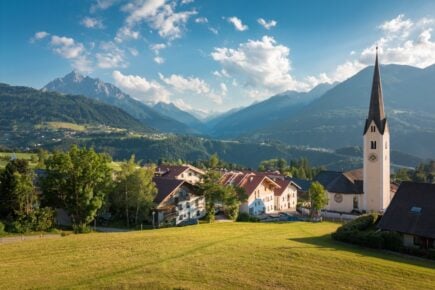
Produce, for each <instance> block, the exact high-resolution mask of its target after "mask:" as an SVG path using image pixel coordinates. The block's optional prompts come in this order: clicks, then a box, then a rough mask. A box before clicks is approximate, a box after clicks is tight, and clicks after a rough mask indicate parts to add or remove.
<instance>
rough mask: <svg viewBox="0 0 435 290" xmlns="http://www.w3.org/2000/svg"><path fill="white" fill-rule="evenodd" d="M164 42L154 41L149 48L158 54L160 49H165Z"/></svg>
mask: <svg viewBox="0 0 435 290" xmlns="http://www.w3.org/2000/svg"><path fill="white" fill-rule="evenodd" d="M165 48H166V44H164V43H155V44H151V45H150V49H151V50H152V51H153V52H154V53H155V54H156V55H159V53H160V50H162V49H165Z"/></svg>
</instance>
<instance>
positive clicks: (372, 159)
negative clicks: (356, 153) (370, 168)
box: [368, 153, 378, 162]
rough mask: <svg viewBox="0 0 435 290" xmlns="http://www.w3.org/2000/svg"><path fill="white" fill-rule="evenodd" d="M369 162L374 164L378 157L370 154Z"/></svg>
mask: <svg viewBox="0 0 435 290" xmlns="http://www.w3.org/2000/svg"><path fill="white" fill-rule="evenodd" d="M368 159H369V161H372V162H375V161H376V160H378V156H376V154H375V153H371V154H370V155H369V158H368Z"/></svg>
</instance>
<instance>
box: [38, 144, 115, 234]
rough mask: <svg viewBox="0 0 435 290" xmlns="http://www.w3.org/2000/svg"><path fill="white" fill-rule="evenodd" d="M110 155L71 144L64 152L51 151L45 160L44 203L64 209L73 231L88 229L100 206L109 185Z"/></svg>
mask: <svg viewBox="0 0 435 290" xmlns="http://www.w3.org/2000/svg"><path fill="white" fill-rule="evenodd" d="M109 160H110V158H109V157H108V156H107V155H105V154H98V153H96V152H95V151H94V150H93V149H89V150H88V149H86V148H79V147H77V146H76V145H74V146H72V147H71V149H70V150H69V151H68V152H65V153H63V152H55V153H54V154H53V155H52V156H50V157H49V158H48V159H47V160H46V161H45V166H46V175H45V177H43V179H42V183H41V186H42V189H43V191H44V193H45V195H46V196H47V203H48V204H49V205H51V206H53V207H61V208H65V209H66V210H67V212H68V213H69V214H70V216H71V220H72V224H73V228H74V231H75V232H85V231H88V230H89V227H88V225H89V223H91V221H92V220H94V218H95V216H96V214H97V211H98V210H99V209H100V208H101V207H102V205H103V201H104V198H105V194H106V192H107V191H108V190H109V187H110V185H111V170H110V168H109V166H108V162H109Z"/></svg>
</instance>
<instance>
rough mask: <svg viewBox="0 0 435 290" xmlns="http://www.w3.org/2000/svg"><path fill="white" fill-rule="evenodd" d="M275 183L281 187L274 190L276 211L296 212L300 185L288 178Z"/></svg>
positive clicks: (276, 180) (277, 180)
mask: <svg viewBox="0 0 435 290" xmlns="http://www.w3.org/2000/svg"><path fill="white" fill-rule="evenodd" d="M274 181H275V182H276V183H277V184H278V185H279V186H280V187H276V188H275V190H274V195H275V211H293V212H294V211H296V205H297V203H298V190H300V187H299V185H297V184H296V183H294V182H293V181H292V180H290V179H287V178H286V179H284V178H283V179H280V178H279V179H278V178H277V179H275V180H274Z"/></svg>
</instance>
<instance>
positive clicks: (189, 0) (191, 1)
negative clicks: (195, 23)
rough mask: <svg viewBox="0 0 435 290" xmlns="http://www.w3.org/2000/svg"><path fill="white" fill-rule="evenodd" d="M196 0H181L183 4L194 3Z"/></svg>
mask: <svg viewBox="0 0 435 290" xmlns="http://www.w3.org/2000/svg"><path fill="white" fill-rule="evenodd" d="M194 1H195V0H181V5H186V4H190V3H193V2H194Z"/></svg>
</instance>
